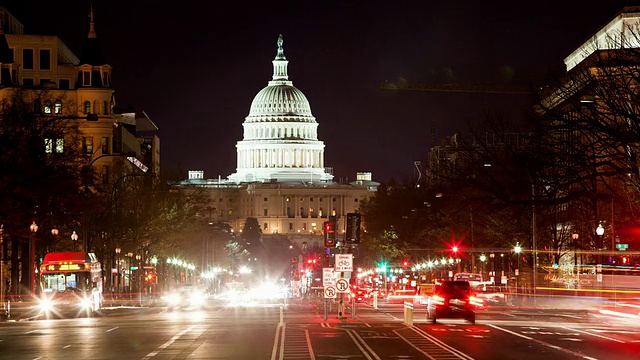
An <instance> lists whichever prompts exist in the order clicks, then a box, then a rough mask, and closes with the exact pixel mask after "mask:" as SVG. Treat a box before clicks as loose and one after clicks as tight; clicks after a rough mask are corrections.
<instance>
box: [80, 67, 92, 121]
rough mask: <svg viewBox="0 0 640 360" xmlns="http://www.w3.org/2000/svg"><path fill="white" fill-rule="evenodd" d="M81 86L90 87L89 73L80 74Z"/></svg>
mask: <svg viewBox="0 0 640 360" xmlns="http://www.w3.org/2000/svg"><path fill="white" fill-rule="evenodd" d="M82 85H84V86H90V85H91V72H90V71H83V72H82ZM87 114H88V113H87Z"/></svg>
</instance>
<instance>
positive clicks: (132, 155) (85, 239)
mask: <svg viewBox="0 0 640 360" xmlns="http://www.w3.org/2000/svg"><path fill="white" fill-rule="evenodd" d="M137 155H138V154H137V153H136V152H135V151H129V152H126V153H112V154H102V155H100V156H96V157H95V158H93V160H91V161H90V162H89V164H87V166H85V169H84V176H83V177H84V179H83V180H84V194H85V196H88V195H89V169H91V166H92V165H93V164H94V163H95V162H96V161H98V160H99V159H102V158H104V157H108V156H121V157H126V158H135V157H136V156H137ZM144 171H146V170H144ZM88 230H89V229H87V225H85V226H84V230H83V239H82V242H83V244H82V247H83V249H84V251H86V252H89V247H90V245H91V244H90V243H89V236H88V233H89V232H88Z"/></svg>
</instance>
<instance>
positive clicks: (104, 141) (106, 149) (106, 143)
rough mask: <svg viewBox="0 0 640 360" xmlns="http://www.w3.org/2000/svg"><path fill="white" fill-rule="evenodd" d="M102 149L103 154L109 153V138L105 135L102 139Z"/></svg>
mask: <svg viewBox="0 0 640 360" xmlns="http://www.w3.org/2000/svg"><path fill="white" fill-rule="evenodd" d="M100 151H102V153H103V154H109V138H108V137H103V138H102V139H100Z"/></svg>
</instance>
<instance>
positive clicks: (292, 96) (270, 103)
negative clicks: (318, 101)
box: [247, 84, 313, 121]
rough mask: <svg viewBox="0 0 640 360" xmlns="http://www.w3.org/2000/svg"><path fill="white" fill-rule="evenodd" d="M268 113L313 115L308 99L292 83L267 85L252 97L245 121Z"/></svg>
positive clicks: (277, 114) (268, 114)
mask: <svg viewBox="0 0 640 360" xmlns="http://www.w3.org/2000/svg"><path fill="white" fill-rule="evenodd" d="M270 115H276V116H281V115H296V116H301V117H313V116H312V115H311V106H310V105H309V100H307V97H306V96H304V94H303V93H302V91H300V90H299V89H298V88H296V87H295V86H293V85H284V84H283V85H275V86H274V85H269V86H267V87H265V88H264V89H262V90H260V92H259V93H258V94H257V95H256V96H255V98H253V102H252V103H251V110H249V116H248V118H247V121H253V120H257V119H260V118H261V117H264V116H270Z"/></svg>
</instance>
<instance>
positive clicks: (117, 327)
mask: <svg viewBox="0 0 640 360" xmlns="http://www.w3.org/2000/svg"><path fill="white" fill-rule="evenodd" d="M119 328H120V326H116V327H114V328H111V329H109V330H107V331H105V332H111V331H113V330H116V329H119Z"/></svg>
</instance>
